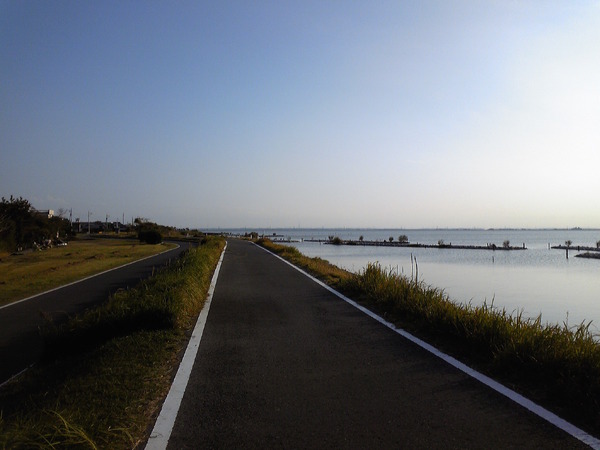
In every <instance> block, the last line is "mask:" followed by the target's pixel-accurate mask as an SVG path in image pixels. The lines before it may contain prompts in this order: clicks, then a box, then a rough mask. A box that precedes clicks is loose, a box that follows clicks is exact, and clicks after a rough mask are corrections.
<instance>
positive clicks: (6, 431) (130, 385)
mask: <svg viewBox="0 0 600 450" xmlns="http://www.w3.org/2000/svg"><path fill="white" fill-rule="evenodd" d="M224 242H225V241H224V239H222V238H216V237H215V238H207V239H205V240H204V241H203V243H202V245H200V246H199V247H198V248H195V249H192V250H190V251H189V252H186V254H184V256H182V257H181V258H180V259H178V260H177V261H176V262H174V263H172V264H171V265H170V266H169V267H167V268H165V269H163V270H161V271H158V272H157V273H156V274H155V275H154V276H153V277H152V278H150V279H148V280H146V281H143V282H141V283H140V285H138V286H137V287H135V288H134V289H130V290H126V291H121V292H119V293H117V294H116V295H114V296H113V297H111V298H110V299H109V300H108V301H107V302H106V303H105V304H103V305H102V306H100V307H98V308H96V309H93V310H90V311H88V312H86V313H85V314H83V315H81V316H79V317H75V318H73V319H71V320H70V321H69V322H68V323H65V324H63V325H61V326H58V327H57V326H54V325H53V324H48V325H47V326H46V327H45V329H44V330H43V336H44V339H45V341H46V351H45V354H44V357H43V360H42V362H40V363H39V364H37V365H36V366H34V367H33V368H31V369H30V370H28V371H27V372H25V373H24V374H22V375H21V376H20V377H19V378H18V379H17V380H15V381H13V382H10V383H8V384H7V385H5V386H3V388H2V389H1V390H0V405H2V406H1V408H2V411H0V448H27V449H30V448H63V447H66V448H72V447H76V448H134V447H135V446H137V445H139V444H140V443H143V442H144V439H145V438H146V437H147V433H148V431H149V428H148V427H149V426H151V425H152V424H153V420H154V417H156V415H157V414H158V409H159V406H160V405H159V401H160V400H159V399H161V398H164V396H165V395H166V393H167V391H168V389H169V386H170V383H171V379H172V377H173V375H174V373H173V370H174V368H175V367H176V365H177V364H176V363H177V361H178V359H179V357H180V355H181V352H182V350H183V349H184V348H185V345H186V343H187V341H188V339H189V331H190V330H191V328H192V327H193V324H194V323H195V320H196V317H197V316H198V313H199V312H200V310H201V308H202V306H203V304H204V300H205V298H206V295H207V291H208V288H209V285H210V280H211V277H212V274H213V272H214V269H215V267H216V264H217V261H218V259H219V256H220V254H221V251H222V249H223V246H224Z"/></svg>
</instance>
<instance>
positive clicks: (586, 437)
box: [254, 244, 600, 450]
mask: <svg viewBox="0 0 600 450" xmlns="http://www.w3.org/2000/svg"><path fill="white" fill-rule="evenodd" d="M254 245H256V246H257V247H259V248H262V249H263V250H264V251H266V252H268V253H270V254H272V255H273V256H275V257H276V258H279V259H280V260H282V261H283V262H285V263H286V264H289V265H290V266H292V267H293V268H294V269H296V270H297V271H298V272H300V273H302V274H304V275H305V276H307V277H308V278H310V279H312V280H313V281H314V282H315V283H317V284H319V285H320V286H322V287H324V288H325V289H327V290H328V291H329V292H331V293H333V294H335V295H336V296H338V297H339V298H341V299H342V300H344V301H345V302H347V303H349V304H350V305H352V306H354V307H355V308H357V309H359V310H360V311H362V312H363V313H365V314H366V315H368V316H370V317H372V318H373V319H375V320H376V321H378V322H379V323H381V324H382V325H385V326H386V327H388V328H390V329H391V330H394V331H395V332H396V333H398V334H399V335H401V336H403V337H405V338H406V339H408V340H409V341H411V342H414V343H415V344H417V345H418V346H419V347H421V348H423V349H425V350H427V351H428V352H430V353H432V354H434V355H435V356H437V357H438V358H440V359H442V360H444V361H445V362H447V363H448V364H450V365H451V366H454V367H456V368H457V369H458V370H460V371H462V372H464V373H465V374H467V375H469V376H470V377H472V378H475V379H476V380H478V381H480V382H481V383H483V384H485V385H486V386H488V387H490V388H491V389H493V390H495V391H496V392H498V393H500V394H502V395H504V396H506V397H508V398H509V399H510V400H512V401H514V402H515V403H517V404H519V405H521V406H522V407H524V408H526V409H528V410H529V411H531V412H532V413H534V414H535V415H537V416H539V417H541V418H542V419H544V420H546V421H547V422H550V423H551V424H552V425H554V426H556V427H558V428H560V429H561V430H563V431H565V432H566V433H569V434H570V435H571V436H573V437H574V438H576V439H579V440H580V441H581V442H583V443H584V444H587V445H589V446H590V447H592V448H593V449H595V450H600V439H598V438H595V437H594V436H592V435H591V434H588V433H586V432H585V431H583V430H581V429H580V428H578V427H576V426H575V425H573V424H571V423H570V422H567V421H566V420H564V419H562V418H560V417H558V416H557V415H556V414H554V413H552V412H550V411H548V410H547V409H545V408H543V407H542V406H540V405H538V404H536V403H534V402H532V401H531V400H529V399H528V398H525V397H523V396H522V395H521V394H518V393H517V392H515V391H513V390H511V389H509V388H507V387H506V386H504V385H502V384H500V383H498V382H497V381H495V380H493V379H491V378H490V377H488V376H486V375H483V374H482V373H479V372H477V371H476V370H474V369H472V368H470V367H469V366H467V365H466V364H463V363H461V362H460V361H458V360H457V359H455V358H453V357H452V356H449V355H446V354H445V353H443V352H441V351H440V350H438V349H437V348H435V347H433V346H432V345H430V344H428V343H427V342H425V341H422V340H421V339H419V338H417V337H415V336H413V335H412V334H410V333H409V332H408V331H405V330H403V329H402V328H396V326H395V325H394V324H393V323H390V322H388V321H387V320H385V319H383V318H382V317H380V316H378V315H377V314H375V313H373V312H372V311H370V310H368V309H367V308H365V307H364V306H361V305H359V304H358V303H356V302H355V301H354V300H352V299H350V298H348V297H346V296H345V295H344V294H341V293H340V292H338V291H336V290H335V289H333V288H331V287H330V286H328V285H326V284H325V283H323V282H322V281H321V280H318V279H317V278H315V277H313V276H312V275H311V274H309V273H308V272H306V271H304V270H302V269H301V268H299V267H296V266H295V265H293V264H292V263H291V262H289V261H287V260H285V259H283V258H282V257H281V256H279V255H277V254H275V253H273V252H271V251H269V250H267V249H266V248H264V247H261V246H260V245H257V244H254Z"/></svg>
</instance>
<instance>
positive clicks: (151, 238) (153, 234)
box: [138, 230, 162, 244]
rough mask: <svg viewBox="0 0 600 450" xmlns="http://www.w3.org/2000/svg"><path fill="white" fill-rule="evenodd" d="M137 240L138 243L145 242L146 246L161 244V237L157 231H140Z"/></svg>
mask: <svg viewBox="0 0 600 450" xmlns="http://www.w3.org/2000/svg"><path fill="white" fill-rule="evenodd" d="M138 239H139V240H140V242H145V243H146V244H160V243H161V242H162V235H161V234H160V232H158V231H157V230H140V232H139V233H138Z"/></svg>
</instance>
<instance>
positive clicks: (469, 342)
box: [258, 240, 600, 436]
mask: <svg viewBox="0 0 600 450" xmlns="http://www.w3.org/2000/svg"><path fill="white" fill-rule="evenodd" d="M258 243H259V244H260V245H262V246H264V247H265V248H267V249H269V250H271V251H273V252H275V253H277V254H279V255H280V256H282V257H283V258H285V259H287V260H289V261H290V262H292V263H294V264H296V265H298V266H299V267H302V268H303V269H305V270H307V271H308V272H309V273H311V274H312V275H315V276H316V277H317V278H319V279H321V280H322V281H324V282H326V283H328V284H330V285H331V286H332V287H334V288H336V289H337V290H339V291H341V292H343V293H344V294H346V295H347V296H349V297H351V298H352V299H354V300H355V301H357V302H359V303H361V304H363V305H364V306H366V307H368V308H369V309H371V310H373V311H375V312H376V313H378V314H379V315H381V316H383V317H385V318H386V319H387V320H388V321H390V322H392V323H395V324H396V326H399V327H402V328H404V329H406V330H408V331H410V332H411V333H413V334H415V335H417V336H419V337H420V338H422V339H424V340H426V341H428V342H430V343H431V344H433V345H435V346H436V347H438V348H440V349H441V350H443V351H444V352H446V353H448V354H451V355H452V356H454V357H456V358H457V359H459V360H462V361H463V362H465V363H467V364H469V365H470V366H472V367H474V368H476V369H477V370H479V371H481V372H483V373H486V374H488V375H490V376H492V377H494V378H495V379H497V380H499V381H501V382H503V383H504V384H505V385H507V386H509V387H511V388H512V389H514V390H516V391H518V392H520V393H522V394H524V395H525V396H527V397H529V398H531V399H532V400H534V401H536V402H538V403H540V404H542V405H544V406H545V407H547V408H548V409H550V410H552V411H554V412H555V413H557V414H558V415H559V416H561V417H564V418H566V419H568V420H570V421H572V422H573V423H575V424H577V425H578V426H580V427H581V428H583V429H586V430H588V431H589V432H590V433H592V434H594V435H596V436H600V344H599V343H598V341H597V339H596V338H597V336H594V334H593V333H591V332H590V330H589V326H590V324H589V323H588V324H586V323H582V324H580V325H578V326H575V327H569V326H567V324H563V325H558V324H556V325H552V324H543V323H542V322H541V317H538V318H537V319H527V318H524V317H523V316H522V313H521V312H516V313H513V314H511V313H508V312H507V311H506V310H504V309H499V308H496V307H494V306H493V304H492V305H489V304H484V305H482V306H473V305H471V304H467V305H465V304H459V303H455V302H453V301H451V300H450V299H449V298H448V296H447V295H446V294H445V293H444V292H443V291H442V290H440V289H436V288H433V287H431V286H428V285H426V284H424V283H422V282H416V281H414V280H411V279H409V278H407V277H405V276H402V275H397V274H396V273H394V272H392V271H391V270H386V269H383V268H382V267H381V266H380V265H378V264H369V265H368V266H367V267H366V268H365V269H364V270H363V271H362V272H360V273H358V274H353V273H350V272H347V271H344V270H342V269H340V268H338V267H336V266H333V265H331V264H329V263H328V262H327V261H325V260H323V259H320V258H309V257H307V256H304V255H302V254H301V253H300V252H299V251H298V250H297V249H296V248H294V247H291V246H285V245H278V244H274V243H272V242H270V241H268V240H259V241H258Z"/></svg>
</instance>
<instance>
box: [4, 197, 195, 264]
mask: <svg viewBox="0 0 600 450" xmlns="http://www.w3.org/2000/svg"><path fill="white" fill-rule="evenodd" d="M67 212H68V211H66V210H62V209H61V210H58V214H57V215H54V214H53V211H39V210H37V209H35V208H34V207H33V206H32V204H31V203H30V202H29V200H27V199H24V198H22V197H14V196H12V195H11V196H10V198H8V199H7V198H5V197H2V200H1V201H0V251H4V252H11V253H12V252H19V251H23V250H27V249H42V248H48V247H52V246H55V245H64V244H65V243H66V242H68V241H69V240H70V239H72V238H74V237H75V236H76V234H77V233H88V232H90V229H91V232H92V233H94V234H101V233H102V234H105V235H112V234H121V235H122V236H126V237H130V238H137V239H139V240H140V241H141V242H144V243H147V244H158V243H160V242H162V240H163V238H181V237H190V236H192V237H199V236H203V233H200V232H198V231H196V230H189V229H187V228H186V229H177V228H175V227H170V226H164V225H159V224H157V223H154V222H152V221H150V220H148V219H146V218H143V217H137V218H136V219H135V220H133V221H132V223H130V224H129V225H126V224H121V223H119V222H115V223H103V222H100V221H96V222H94V223H90V224H88V223H87V222H86V223H85V224H83V223H80V222H78V221H77V222H73V223H72V222H71V221H70V220H69V219H67V218H65V217H63V216H64V215H65V214H66V213H67Z"/></svg>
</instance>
